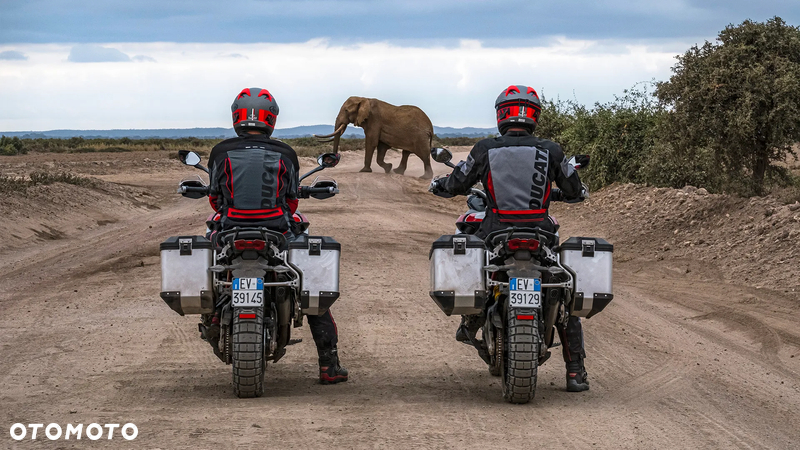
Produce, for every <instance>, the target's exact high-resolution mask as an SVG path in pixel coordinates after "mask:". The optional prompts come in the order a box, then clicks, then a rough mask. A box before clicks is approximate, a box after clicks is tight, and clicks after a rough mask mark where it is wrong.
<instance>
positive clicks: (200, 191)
mask: <svg viewBox="0 0 800 450" xmlns="http://www.w3.org/2000/svg"><path fill="white" fill-rule="evenodd" d="M179 156H180V159H181V161H182V162H183V163H184V164H186V165H189V166H194V167H195V168H197V169H200V170H202V171H204V172H206V173H209V171H208V169H207V168H205V167H203V166H202V165H201V164H200V162H201V159H200V156H199V155H197V154H196V153H194V152H188V151H181V152H180V153H179ZM339 158H340V157H339V155H338V154H333V153H326V154H323V155H320V156H319V158H318V159H317V162H318V164H319V165H318V166H317V167H316V168H314V169H313V170H311V171H310V172H308V173H306V174H304V175H303V176H302V177H300V180H301V181H302V180H303V179H305V178H307V177H309V176H310V175H312V174H314V173H316V172H319V171H321V170H323V169H327V168H331V167H334V166H336V165H337V164H338V162H339ZM208 189H209V187H208V186H207V185H206V184H205V183H204V182H203V180H202V179H201V178H200V177H197V178H196V179H188V180H183V181H181V183H180V185H179V187H178V193H180V194H181V195H182V196H184V197H187V198H192V199H200V198H204V197H206V196H208ZM338 193H339V190H338V186H337V184H336V182H335V181H334V180H330V179H320V178H319V177H318V178H317V179H316V180H315V181H314V182H313V183H312V184H311V185H309V186H300V187H299V192H298V197H299V198H310V197H311V198H316V199H319V200H322V199H326V198H330V197H333V196H334V195H336V194H338ZM294 222H295V223H294V224H293V225H294V226H293V227H292V228H293V231H294V234H295V236H296V238H295V239H294V240H292V241H291V242H289V241H287V239H286V237H285V236H284V235H283V234H282V233H279V232H275V231H272V230H269V229H267V228H265V227H235V228H232V229H228V230H221V229H219V228H218V226H217V223H215V222H214V221H213V220H212V221H210V222H209V226H210V228H211V230H208V231H209V233H208V235H207V237H211V240H209V239H207V237H204V236H177V237H171V238H169V239H167V241H165V242H164V243H162V244H161V261H162V292H161V297H162V298H163V299H164V301H165V302H166V303H167V305H169V306H170V308H172V309H173V310H175V311H176V312H178V313H179V314H180V315H184V314H200V323H199V324H198V329H199V331H200V337H201V338H202V339H203V340H204V341H206V342H208V343H209V344H210V345H211V347H212V349H213V351H214V354H215V355H216V356H217V357H218V358H219V359H220V360H221V361H223V362H224V363H225V364H230V365H232V366H233V387H234V392H235V394H236V395H237V396H238V397H260V396H261V395H263V393H264V374H265V371H266V367H267V362H268V361H271V362H273V363H276V362H278V360H280V359H281V358H282V357H283V355H284V354H285V353H286V347H287V346H289V345H292V344H295V343H298V342H300V340H294V339H292V338H291V329H292V325H293V326H294V327H295V328H296V327H300V326H302V324H303V317H304V314H314V315H317V314H322V313H324V312H325V311H326V310H327V309H328V308H329V307H330V306H331V304H333V302H334V301H335V300H336V299H337V298H338V296H339V292H338V291H339V289H338V285H339V253H340V248H341V247H340V245H339V243H338V242H336V241H335V240H334V239H332V238H330V237H324V236H323V237H314V236H309V235H308V225H309V223H308V220H307V219H306V217H305V216H303V215H302V214H299V213H296V214H295V215H294Z"/></svg>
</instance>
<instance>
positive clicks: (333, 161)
mask: <svg viewBox="0 0 800 450" xmlns="http://www.w3.org/2000/svg"><path fill="white" fill-rule="evenodd" d="M341 158H342V157H341V156H339V154H338V153H323V154H321V155H319V157H317V164H319V165H320V166H322V167H325V168H328V167H336V165H337V164H339V160H340V159H341Z"/></svg>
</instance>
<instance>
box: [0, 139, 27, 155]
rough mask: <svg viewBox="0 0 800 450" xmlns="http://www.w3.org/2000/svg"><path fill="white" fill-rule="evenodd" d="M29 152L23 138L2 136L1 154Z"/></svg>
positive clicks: (0, 140)
mask: <svg viewBox="0 0 800 450" xmlns="http://www.w3.org/2000/svg"><path fill="white" fill-rule="evenodd" d="M27 152H28V150H27V149H26V148H25V144H24V143H23V141H22V139H20V138H18V137H16V136H14V137H13V138H10V137H6V136H0V155H6V156H8V155H23V154H25V153H27Z"/></svg>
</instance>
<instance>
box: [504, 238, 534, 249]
mask: <svg viewBox="0 0 800 450" xmlns="http://www.w3.org/2000/svg"><path fill="white" fill-rule="evenodd" d="M507 245H508V249H509V250H511V251H512V252H515V251H517V250H530V251H535V250H538V249H539V241H537V240H536V239H511V240H510V241H508V244H507Z"/></svg>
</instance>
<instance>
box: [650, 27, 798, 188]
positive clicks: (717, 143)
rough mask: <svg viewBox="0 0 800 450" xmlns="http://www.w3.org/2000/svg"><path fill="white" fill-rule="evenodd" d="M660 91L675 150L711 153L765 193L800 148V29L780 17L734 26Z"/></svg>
mask: <svg viewBox="0 0 800 450" xmlns="http://www.w3.org/2000/svg"><path fill="white" fill-rule="evenodd" d="M677 59H678V63H677V64H676V65H675V66H674V67H673V68H672V72H673V74H674V75H672V77H671V78H670V79H669V81H666V82H661V83H658V85H657V88H656V96H657V97H658V99H659V100H660V101H661V102H663V104H664V105H665V106H667V107H668V108H669V109H670V110H671V112H670V114H669V119H668V120H669V127H670V136H669V140H670V141H671V142H672V144H673V145H674V146H675V148H678V149H683V150H684V151H689V152H696V151H699V150H701V149H703V148H707V149H711V151H712V152H713V154H714V155H715V158H716V160H717V162H718V164H719V165H720V166H721V167H722V168H724V170H726V171H727V173H728V175H729V176H730V177H731V178H732V179H738V180H743V179H746V178H748V177H749V180H750V182H751V183H752V184H751V186H750V187H751V190H752V191H753V192H755V193H758V194H763V193H764V181H765V177H766V176H768V175H769V174H770V173H776V172H778V171H779V169H778V168H777V167H775V166H773V165H772V163H773V162H775V161H779V160H783V159H784V158H785V157H786V156H787V154H789V153H792V145H793V144H794V143H796V142H798V141H800V28H798V27H794V26H789V25H786V23H785V22H784V21H783V20H782V19H781V18H780V17H774V18H772V19H769V20H768V21H767V22H766V23H760V22H753V21H751V20H746V21H744V22H742V23H741V24H740V25H736V26H734V25H728V26H727V27H726V28H725V29H724V30H722V31H721V32H720V34H719V37H718V38H717V42H716V43H710V42H706V43H705V44H704V45H703V46H701V47H697V46H694V47H692V48H691V49H689V50H688V51H687V52H686V53H685V54H683V55H682V56H680V55H679V56H678V57H677Z"/></svg>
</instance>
